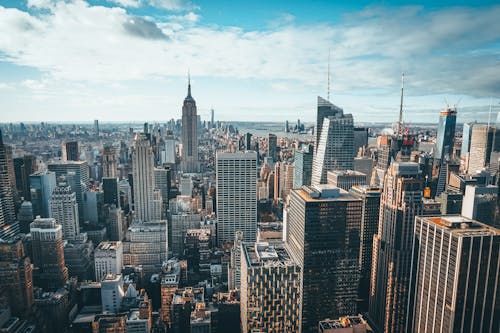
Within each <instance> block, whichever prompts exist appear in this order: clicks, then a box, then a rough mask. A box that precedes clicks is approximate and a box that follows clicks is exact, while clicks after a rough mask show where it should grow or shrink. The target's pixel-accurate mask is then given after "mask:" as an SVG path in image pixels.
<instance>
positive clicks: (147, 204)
mask: <svg viewBox="0 0 500 333" xmlns="http://www.w3.org/2000/svg"><path fill="white" fill-rule="evenodd" d="M153 170H154V156H153V150H152V149H151V146H150V144H149V141H148V139H147V138H146V137H145V136H143V135H141V134H139V133H137V134H136V135H135V138H134V145H133V147H132V174H133V177H134V213H135V218H136V220H138V221H141V222H149V221H153V220H160V219H161V205H160V209H157V207H155V206H156V205H157V204H155V201H157V198H155V193H154V189H155V188H154V186H155V185H154V184H155V181H154V172H153ZM160 197H161V195H160ZM158 212H160V215H158Z"/></svg>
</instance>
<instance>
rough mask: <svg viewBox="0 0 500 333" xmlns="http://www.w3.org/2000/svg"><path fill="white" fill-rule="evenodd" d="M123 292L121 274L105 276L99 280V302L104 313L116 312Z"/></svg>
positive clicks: (123, 294)
mask: <svg viewBox="0 0 500 333" xmlns="http://www.w3.org/2000/svg"><path fill="white" fill-rule="evenodd" d="M123 296H125V292H124V290H123V277H122V275H121V274H107V275H105V276H104V278H103V279H102V280H101V302H102V311H103V312H104V313H109V312H118V309H119V308H120V305H121V302H122V299H123Z"/></svg>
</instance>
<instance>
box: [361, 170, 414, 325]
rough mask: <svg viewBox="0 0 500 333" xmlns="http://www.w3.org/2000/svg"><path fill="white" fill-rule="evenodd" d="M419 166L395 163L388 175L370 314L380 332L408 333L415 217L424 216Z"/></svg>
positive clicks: (375, 249) (376, 240)
mask: <svg viewBox="0 0 500 333" xmlns="http://www.w3.org/2000/svg"><path fill="white" fill-rule="evenodd" d="M423 186H424V183H423V180H422V177H421V172H420V168H419V165H418V164H417V163H413V162H393V163H392V164H391V167H390V168H389V170H388V171H387V174H386V175H385V181H384V189H385V190H384V192H383V193H382V197H381V203H380V217H379V226H378V233H377V234H376V235H375V236H374V237H373V238H374V241H373V263H372V273H371V283H370V305H369V315H370V318H371V319H372V321H373V323H374V324H375V326H376V327H377V328H378V330H380V331H383V332H388V333H391V332H393V333H396V332H406V330H405V329H406V318H407V317H406V315H407V309H408V299H409V296H410V295H409V287H410V276H411V273H412V272H411V268H412V266H411V253H412V240H413V228H414V225H415V216H417V215H420V214H421V213H422V194H423V193H422V191H423Z"/></svg>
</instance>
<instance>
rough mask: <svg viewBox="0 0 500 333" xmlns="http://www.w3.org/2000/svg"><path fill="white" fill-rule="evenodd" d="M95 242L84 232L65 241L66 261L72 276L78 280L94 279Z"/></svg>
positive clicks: (69, 273)
mask: <svg viewBox="0 0 500 333" xmlns="http://www.w3.org/2000/svg"><path fill="white" fill-rule="evenodd" d="M93 255H94V244H93V243H92V241H91V240H89V238H88V235H87V233H85V232H83V233H81V234H79V235H78V236H76V238H75V239H72V240H71V241H65V242H64V262H65V264H66V267H67V268H68V275H69V276H70V277H77V278H78V281H87V280H93V279H94V260H93Z"/></svg>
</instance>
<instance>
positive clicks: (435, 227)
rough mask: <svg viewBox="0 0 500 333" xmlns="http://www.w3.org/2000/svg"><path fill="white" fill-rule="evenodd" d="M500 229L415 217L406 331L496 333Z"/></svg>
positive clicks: (499, 328) (499, 322) (498, 323)
mask: <svg viewBox="0 0 500 333" xmlns="http://www.w3.org/2000/svg"><path fill="white" fill-rule="evenodd" d="M499 249H500V230H499V229H497V228H493V227H489V226H487V225H484V224H482V223H479V222H477V221H474V220H471V219H468V218H465V217H462V216H458V215H455V216H452V215H449V216H435V217H417V218H416V222H415V240H414V250H413V265H414V269H415V274H414V277H413V279H412V291H411V292H410V294H411V295H414V299H412V302H411V305H412V307H411V308H410V309H409V310H410V314H409V317H410V318H412V317H413V320H412V322H409V323H408V328H407V329H406V330H405V332H422V333H424V332H471V333H472V332H499V331H500V320H499V318H500V289H499V288H498V286H499V282H498V279H499V272H500V261H499Z"/></svg>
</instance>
